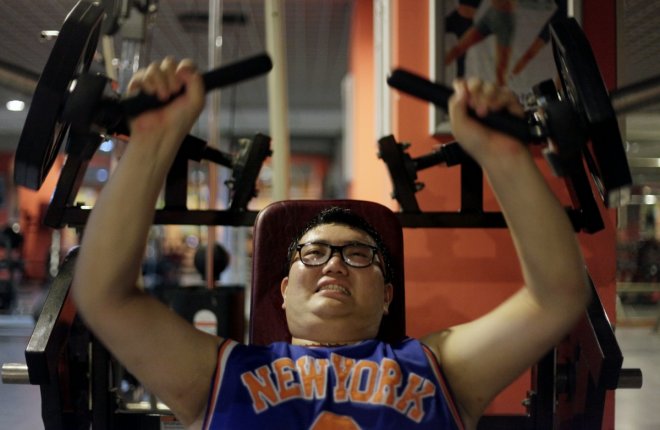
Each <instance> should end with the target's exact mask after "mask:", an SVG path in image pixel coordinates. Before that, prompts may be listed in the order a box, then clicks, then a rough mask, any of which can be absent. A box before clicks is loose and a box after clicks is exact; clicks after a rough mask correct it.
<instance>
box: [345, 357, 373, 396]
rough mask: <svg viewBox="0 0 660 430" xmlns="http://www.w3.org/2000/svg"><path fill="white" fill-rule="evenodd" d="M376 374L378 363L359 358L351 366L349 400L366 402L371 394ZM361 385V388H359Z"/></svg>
mask: <svg viewBox="0 0 660 430" xmlns="http://www.w3.org/2000/svg"><path fill="white" fill-rule="evenodd" d="M377 375H378V365H377V364H376V363H374V362H373V361H369V360H361V361H358V363H357V364H356V365H355V366H354V367H353V375H352V376H351V400H353V401H355V402H367V401H369V398H370V397H371V395H372V394H373V390H374V386H375V385H376V376H377ZM361 387H362V388H361Z"/></svg>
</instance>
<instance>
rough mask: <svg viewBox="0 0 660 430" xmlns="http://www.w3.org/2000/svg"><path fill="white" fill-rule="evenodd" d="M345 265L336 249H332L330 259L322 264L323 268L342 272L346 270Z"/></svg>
mask: <svg viewBox="0 0 660 430" xmlns="http://www.w3.org/2000/svg"><path fill="white" fill-rule="evenodd" d="M347 266H348V265H347V264H346V262H345V261H344V257H342V255H341V252H340V251H339V250H338V249H335V250H333V251H332V253H331V254H330V259H329V260H328V261H327V262H326V263H325V264H324V265H323V267H324V269H326V268H327V269H332V270H341V271H343V272H346V270H347Z"/></svg>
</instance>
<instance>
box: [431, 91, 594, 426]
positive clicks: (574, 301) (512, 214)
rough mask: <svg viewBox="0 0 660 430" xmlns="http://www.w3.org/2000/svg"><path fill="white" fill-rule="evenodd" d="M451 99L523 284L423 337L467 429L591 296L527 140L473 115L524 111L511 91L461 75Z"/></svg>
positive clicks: (564, 220)
mask: <svg viewBox="0 0 660 430" xmlns="http://www.w3.org/2000/svg"><path fill="white" fill-rule="evenodd" d="M454 88H455V94H454V96H453V97H452V99H451V100H450V117H451V124H452V129H453V132H454V136H455V137H456V139H457V140H458V141H459V142H460V143H461V145H462V147H463V148H464V149H465V150H466V151H467V152H468V153H469V154H470V155H471V156H472V157H473V158H474V159H475V160H476V161H477V162H478V163H479V165H480V166H481V167H482V169H483V170H484V173H485V174H486V177H487V178H488V181H489V183H490V185H491V188H492V189H493V191H494V193H495V196H496V198H497V201H498V203H499V205H500V208H501V210H502V212H503V214H504V216H505V218H506V222H507V225H508V227H509V230H510V232H511V236H512V239H513V242H514V245H515V249H516V252H517V255H518V259H519V262H520V267H521V270H522V275H523V279H524V284H525V285H524V288H522V289H521V290H520V291H518V292H517V293H516V294H514V295H513V296H512V297H510V298H509V299H508V300H506V301H505V302H504V303H502V304H501V305H500V306H498V307H497V308H496V309H494V310H493V311H491V312H490V313H488V314H486V315H485V316H483V317H481V318H479V319H477V320H475V321H472V322H469V323H466V324H462V325H459V326H456V327H452V328H450V329H448V330H444V331H442V332H439V333H434V334H432V335H430V336H428V337H427V338H425V339H423V341H424V342H425V343H427V344H428V345H429V346H430V347H431V348H432V349H433V350H434V351H435V353H436V354H437V356H438V358H439V359H440V361H441V363H442V366H443V368H444V370H445V373H446V376H447V379H448V381H449V383H450V385H451V387H452V390H453V392H454V395H455V397H456V400H457V402H458V404H459V408H460V410H461V414H462V416H463V419H464V421H465V423H466V425H467V426H468V428H471V427H474V426H476V422H477V420H478V419H479V417H480V416H481V414H482V413H483V411H484V410H485V408H486V407H487V406H488V404H489V403H490V401H491V400H492V399H493V398H494V397H495V396H496V395H497V394H498V393H499V392H500V391H501V390H502V389H504V388H505V387H506V386H507V385H509V384H510V383H511V382H513V381H514V380H515V379H516V378H517V377H518V376H519V375H520V374H521V373H522V372H524V371H525V370H526V369H527V368H529V367H530V366H532V365H533V364H534V363H536V362H537V361H538V360H539V359H540V358H541V357H542V356H543V355H544V354H545V353H547V352H548V351H549V350H550V349H551V348H552V347H553V346H554V345H556V344H557V343H559V342H560V340H561V339H562V337H564V336H565V335H566V334H567V333H568V332H569V331H570V329H571V328H572V326H573V325H574V324H575V322H576V320H577V319H578V317H579V316H580V315H581V314H582V312H583V311H584V308H585V305H586V304H587V301H588V300H589V290H588V288H587V283H586V276H585V271H584V262H583V259H582V255H581V252H580V249H579V246H578V243H577V240H576V237H575V234H574V232H573V228H572V225H571V223H570V221H569V219H568V217H567V215H566V212H565V210H564V208H563V207H562V206H561V205H560V203H559V201H558V200H557V199H556V197H555V196H554V194H553V193H552V192H551V190H550V189H549V188H548V186H547V184H546V182H545V180H544V178H543V176H542V175H541V173H540V172H539V170H538V169H537V166H536V164H535V162H534V160H533V158H532V155H531V154H530V152H529V151H528V149H527V148H525V147H524V146H523V145H522V144H521V142H519V141H517V140H515V139H513V138H510V137H508V136H505V135H503V134H502V133H499V132H496V131H494V130H492V129H488V128H486V127H484V126H482V125H481V124H479V123H478V122H477V121H475V120H474V119H473V118H472V117H470V116H469V115H468V114H467V108H468V107H471V108H472V109H473V110H474V111H476V112H477V115H485V114H486V113H487V112H489V111H499V110H508V111H509V112H511V113H513V114H516V115H522V113H523V112H522V107H521V106H520V105H519V103H518V101H517V98H516V97H515V96H514V95H513V94H512V93H511V92H510V91H509V90H506V89H502V88H497V87H495V86H493V85H490V84H484V83H482V82H481V81H478V80H470V81H469V82H464V81H460V82H457V83H456V84H455V86H454Z"/></svg>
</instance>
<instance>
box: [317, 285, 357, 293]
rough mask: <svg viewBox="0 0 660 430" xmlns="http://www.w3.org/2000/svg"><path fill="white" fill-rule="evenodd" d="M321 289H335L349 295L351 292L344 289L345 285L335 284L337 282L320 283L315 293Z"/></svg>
mask: <svg viewBox="0 0 660 430" xmlns="http://www.w3.org/2000/svg"><path fill="white" fill-rule="evenodd" d="M321 291H337V292H340V293H342V294H346V295H347V296H350V295H351V292H350V291H348V289H346V288H345V287H342V286H341V285H337V284H328V285H322V286H320V287H319V288H318V289H317V290H316V292H317V293H318V292H321Z"/></svg>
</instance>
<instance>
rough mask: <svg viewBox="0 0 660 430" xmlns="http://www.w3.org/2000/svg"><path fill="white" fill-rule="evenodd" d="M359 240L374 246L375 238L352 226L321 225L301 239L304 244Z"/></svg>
mask: <svg viewBox="0 0 660 430" xmlns="http://www.w3.org/2000/svg"><path fill="white" fill-rule="evenodd" d="M321 239H322V240H328V241H330V240H342V241H350V240H359V241H360V242H365V243H369V244H374V240H373V238H372V237H371V236H370V235H369V234H368V233H367V232H365V231H364V230H361V229H359V228H357V227H354V226H350V225H347V224H337V223H329V224H320V225H317V226H315V227H314V228H312V229H310V230H309V231H308V232H307V233H305V234H304V235H303V237H302V238H301V243H302V242H308V241H310V240H321Z"/></svg>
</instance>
